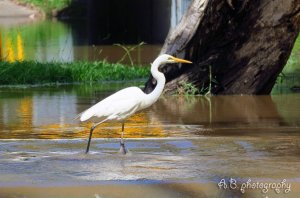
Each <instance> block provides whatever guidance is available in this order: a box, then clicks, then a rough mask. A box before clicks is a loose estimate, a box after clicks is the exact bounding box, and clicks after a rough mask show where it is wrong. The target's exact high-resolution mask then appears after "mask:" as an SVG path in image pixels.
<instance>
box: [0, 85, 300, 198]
mask: <svg viewBox="0 0 300 198" xmlns="http://www.w3.org/2000/svg"><path fill="white" fill-rule="evenodd" d="M129 84H131V85H132V84H136V85H138V86H139V85H141V84H142V83H138V82H130V83H128V84H124V83H114V84H102V85H72V86H71V85H69V86H58V87H46V86H45V87H35V88H26V89H25V88H22V87H19V88H16V87H14V88H1V89H0V96H1V97H0V112H1V114H0V138H1V140H0V167H1V169H0V175H1V176H0V186H2V187H5V188H2V190H1V189H0V195H2V196H4V195H5V196H6V195H9V196H12V195H14V193H13V192H15V191H16V190H17V191H19V192H20V193H21V194H18V195H16V196H17V197H18V196H19V197H22V196H27V197H38V196H36V194H34V193H35V192H37V191H42V192H44V193H45V194H44V196H45V197H47V196H48V197H51V195H52V194H51V192H52V191H53V190H51V188H54V187H53V186H56V188H57V189H58V191H57V193H58V192H60V191H62V192H64V193H65V194H67V195H68V196H69V197H74V196H73V195H74V192H76V191H78V189H82V191H80V192H82V193H84V192H86V194H84V196H87V197H95V196H96V195H98V196H100V197H101V196H102V195H103V196H106V197H118V196H117V195H116V192H119V194H120V193H125V194H126V196H127V197H132V196H141V194H138V193H139V192H140V193H143V192H149V193H150V194H149V197H157V196H164V197H197V196H198V197H201V195H209V196H225V197H227V196H233V195H236V194H237V195H238V196H242V195H244V194H242V193H241V191H240V190H239V188H240V187H241V185H242V184H243V182H247V181H248V180H249V179H251V181H252V182H265V183H268V182H269V183H270V182H271V183H272V182H273V183H274V182H282V181H283V180H284V179H286V181H287V182H289V183H291V184H292V186H291V192H288V193H286V195H285V196H291V197H293V196H295V197H296V195H297V193H299V181H300V158H299V154H300V111H299V109H300V103H299V101H300V94H289V95H273V96H213V97H177V96H168V97H161V98H160V100H159V101H158V102H157V103H156V104H155V105H153V106H152V107H151V108H149V109H147V110H145V111H143V112H140V113H138V114H136V115H135V116H133V117H131V118H130V119H129V120H128V122H127V123H126V125H125V137H126V138H127V140H126V144H127V147H128V149H129V151H130V152H129V154H128V155H126V156H122V155H120V154H118V149H119V139H118V138H119V136H120V129H121V126H120V124H116V123H106V124H103V125H102V126H101V127H99V128H98V129H97V130H96V131H95V133H94V136H93V137H94V139H93V140H92V145H91V149H90V151H91V152H90V154H89V155H85V154H84V149H85V146H86V143H87V141H86V138H87V136H88V130H89V127H90V126H91V125H90V124H89V123H79V122H78V121H77V120H73V118H74V117H75V116H76V114H78V113H80V112H81V111H83V110H84V109H86V108H87V107H89V106H90V105H92V104H94V103H96V102H97V101H98V100H101V99H102V98H104V97H105V96H107V95H109V94H111V93H112V92H114V91H115V90H118V89H120V88H122V87H126V86H128V85H129ZM107 87H109V89H108V88H107ZM230 178H233V179H234V181H236V182H237V184H238V188H237V189H234V190H233V189H229V188H228V189H227V190H221V189H219V188H218V185H217V184H218V183H219V182H220V181H222V179H225V181H226V182H228V181H229V179H230ZM93 185H96V186H98V188H97V189H98V191H96V190H95V189H94V187H92V186H93ZM103 185H104V186H106V187H107V189H111V191H108V190H104V187H103ZM20 186H28V187H26V188H25V187H24V188H23V187H20ZM66 186H68V187H66ZM74 186H81V187H79V188H76V187H74ZM106 187H105V188H106ZM124 188H127V190H124ZM68 189H69V191H68ZM70 189H71V190H70ZM122 189H123V190H122ZM134 189H140V191H135V190H134ZM68 192H69V193H68ZM71 192H73V195H72V193H71ZM274 192H275V191H274V190H272V189H270V190H269V192H267V193H266V194H264V193H262V192H261V190H260V189H248V190H246V193H248V194H247V195H250V196H266V195H269V196H270V195H274V194H276V192H275V193H274ZM97 193H98V194H97ZM101 193H102V194H101ZM134 193H136V194H134ZM193 193H194V194H193ZM203 193H204V194H203ZM270 193H271V194H270ZM272 193H273V194H272ZM295 193H296V194H295ZM75 194H76V193H75ZM125 194H124V196H125ZM279 195H283V192H282V191H281V192H280V194H279ZM53 196H55V195H53ZM77 196H79V195H78V194H77Z"/></svg>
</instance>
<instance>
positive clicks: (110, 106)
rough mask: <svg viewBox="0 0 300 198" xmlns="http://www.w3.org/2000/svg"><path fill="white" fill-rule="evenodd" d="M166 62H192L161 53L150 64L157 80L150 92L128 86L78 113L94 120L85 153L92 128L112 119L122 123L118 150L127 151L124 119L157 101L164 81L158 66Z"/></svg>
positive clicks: (81, 116)
mask: <svg viewBox="0 0 300 198" xmlns="http://www.w3.org/2000/svg"><path fill="white" fill-rule="evenodd" d="M167 63H192V62H190V61H188V60H184V59H180V58H175V57H173V56H171V55H168V54H162V55H160V56H159V57H157V58H156V59H155V61H154V62H153V64H152V66H151V74H152V76H153V77H154V78H155V79H156V81H157V84H156V87H155V89H154V90H153V91H152V92H151V93H149V94H146V93H144V92H143V91H142V90H141V89H140V88H138V87H128V88H125V89H122V90H120V91H118V92H116V93H114V94H112V95H110V96H108V97H107V98H105V99H103V100H102V101H100V102H98V103H97V104H95V105H93V106H92V107H90V108H89V109H87V110H85V111H84V112H82V113H81V114H79V115H78V117H79V119H80V121H81V122H85V121H91V120H93V121H94V122H93V126H92V127H91V129H90V135H89V139H88V144H87V147H86V153H88V152H89V148H90V144H91V139H92V134H93V131H94V129H95V128H96V127H97V126H98V125H100V124H101V123H103V122H107V121H113V122H120V123H122V132H121V138H120V152H121V153H123V154H126V152H127V151H126V148H125V143H124V140H123V136H124V123H125V120H126V119H127V118H128V117H130V116H131V115H133V114H134V113H136V112H137V111H140V110H142V109H145V108H147V107H149V106H151V105H152V104H153V103H155V102H156V101H157V99H158V98H159V96H160V95H161V93H162V92H163V89H164V86H165V82H166V78H165V76H164V74H163V73H162V72H160V71H159V70H158V68H159V66H161V65H163V64H167Z"/></svg>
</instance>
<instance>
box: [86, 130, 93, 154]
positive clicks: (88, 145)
mask: <svg viewBox="0 0 300 198" xmlns="http://www.w3.org/2000/svg"><path fill="white" fill-rule="evenodd" d="M95 128H96V127H95V125H94V126H92V127H91V130H90V136H89V141H88V144H87V147H86V151H85V153H88V152H89V150H90V144H91V139H92V135H93V131H94V129H95Z"/></svg>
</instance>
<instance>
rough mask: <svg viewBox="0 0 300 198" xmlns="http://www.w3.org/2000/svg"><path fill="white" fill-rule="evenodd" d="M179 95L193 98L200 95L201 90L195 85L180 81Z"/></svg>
mask: <svg viewBox="0 0 300 198" xmlns="http://www.w3.org/2000/svg"><path fill="white" fill-rule="evenodd" d="M177 94H178V95H185V96H191V95H192V96H193V95H198V94H199V90H198V89H197V87H196V86H195V85H194V84H193V83H189V82H185V81H180V82H179V86H178V88H177Z"/></svg>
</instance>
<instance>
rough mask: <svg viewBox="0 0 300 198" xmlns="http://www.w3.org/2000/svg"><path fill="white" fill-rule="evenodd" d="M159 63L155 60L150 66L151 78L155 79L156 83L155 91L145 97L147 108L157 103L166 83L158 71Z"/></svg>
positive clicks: (163, 76)
mask: <svg viewBox="0 0 300 198" xmlns="http://www.w3.org/2000/svg"><path fill="white" fill-rule="evenodd" d="M159 62H160V61H158V60H156V61H154V62H153V64H152V66H151V74H152V76H153V78H155V79H156V81H157V83H156V87H155V89H154V90H153V91H152V92H151V93H149V94H148V95H147V104H148V105H149V106H150V105H151V104H153V103H155V102H156V101H157V99H158V98H159V96H160V95H161V93H162V92H163V90H164V87H165V83H166V78H165V75H164V74H163V73H161V72H160V71H158V67H159V66H160V63H159Z"/></svg>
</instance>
